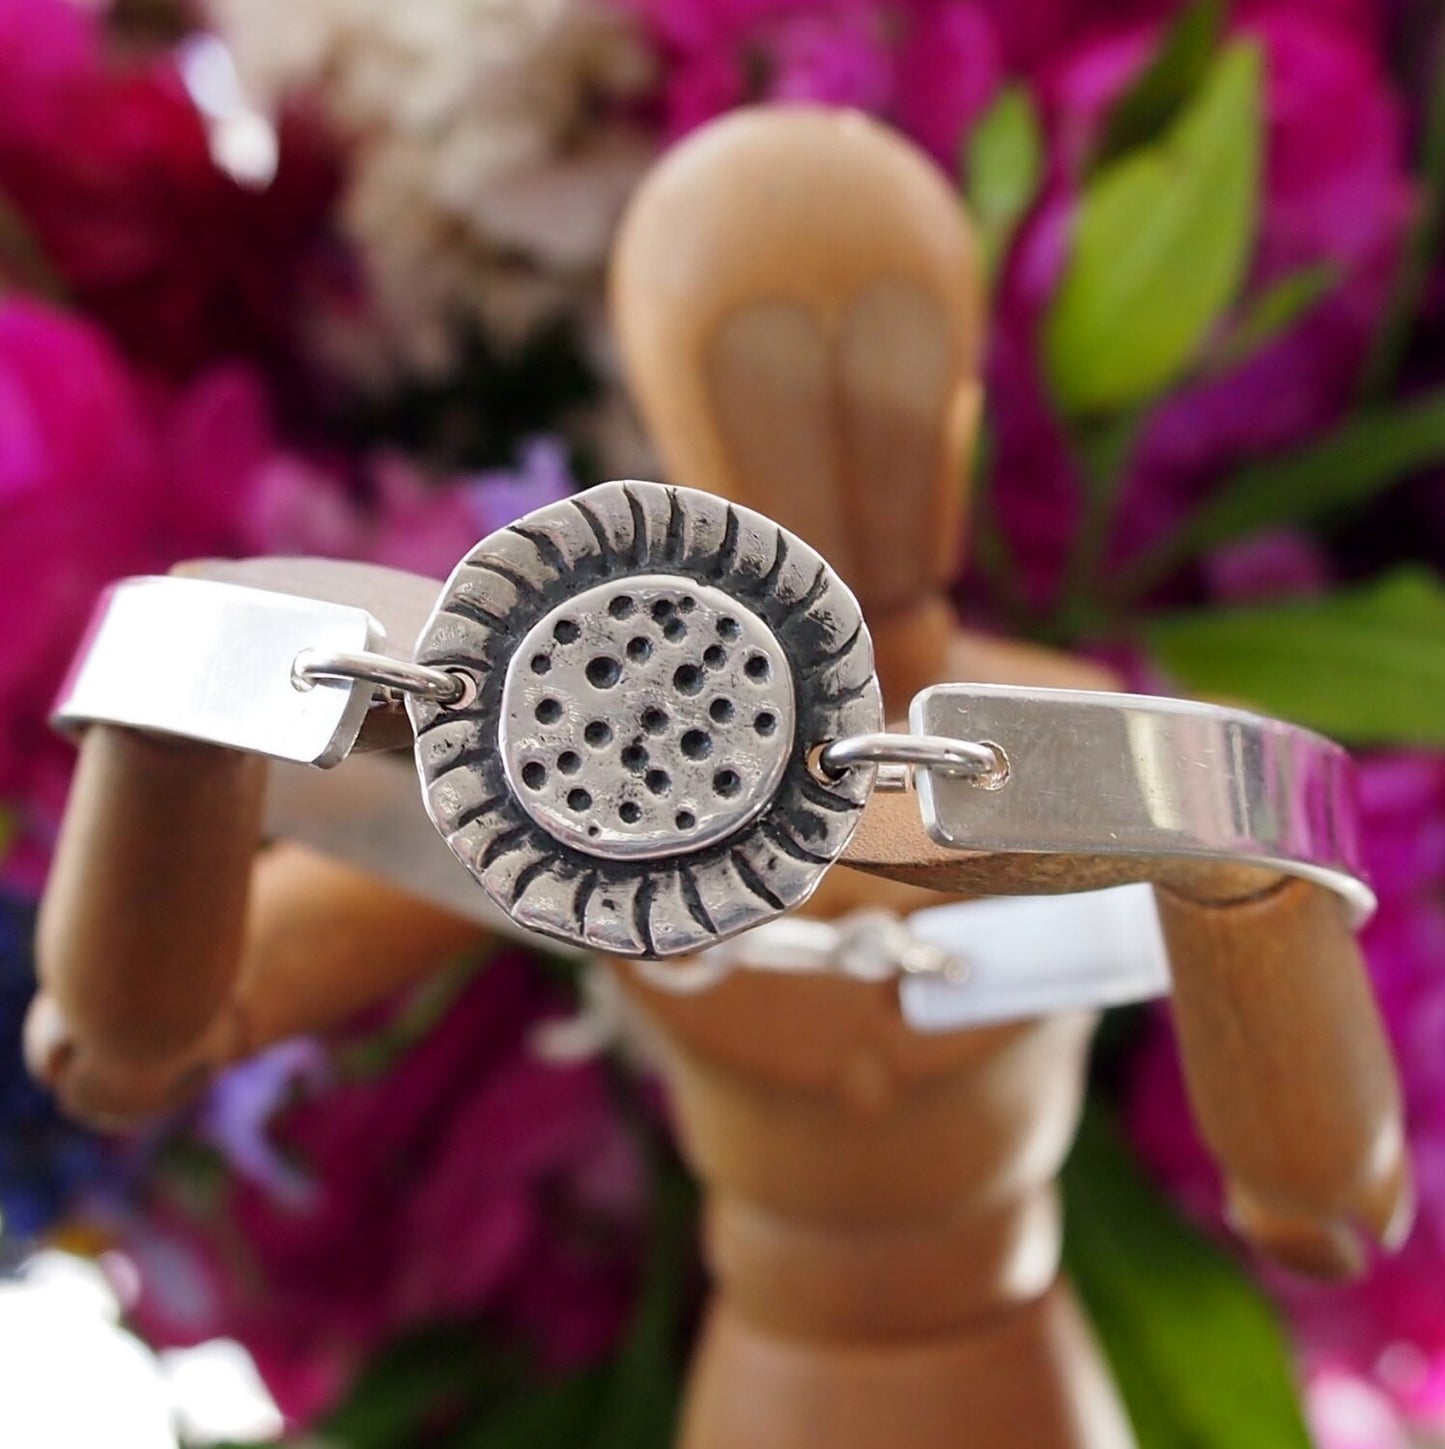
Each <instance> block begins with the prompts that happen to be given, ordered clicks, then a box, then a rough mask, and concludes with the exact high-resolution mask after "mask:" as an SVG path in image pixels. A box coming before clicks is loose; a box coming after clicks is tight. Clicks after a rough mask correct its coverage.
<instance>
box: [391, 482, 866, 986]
mask: <svg viewBox="0 0 1445 1449" xmlns="http://www.w3.org/2000/svg"><path fill="white" fill-rule="evenodd" d="M622 600H627V601H629V602H630V605H631V607H630V608H628V607H625V606H624V605H623V604H622V603H621V601H622ZM689 604H690V607H689V606H688V605H689ZM643 618H645V619H646V620H647V621H648V622H647V623H646V625H645V626H644V625H643V623H642V622H641V620H642V619H643ZM635 641H637V642H635ZM629 650H631V651H632V652H629ZM416 659H417V661H418V662H419V663H422V664H425V665H429V666H431V667H433V668H437V669H451V670H457V671H459V672H461V673H463V674H465V675H467V676H468V677H470V678H472V679H473V680H475V683H476V689H475V696H474V698H472V699H470V700H467V701H464V702H463V703H462V704H461V705H459V706H457V707H455V708H447V707H445V706H440V705H437V704H433V703H429V702H427V701H424V700H419V699H416V698H411V699H409V700H408V701H407V711H408V714H409V715H410V717H411V720H412V723H413V726H414V728H415V731H416V759H417V767H418V770H419V772H420V774H421V778H422V783H423V787H424V791H425V799H426V804H427V810H428V812H429V814H430V815H431V817H432V819H433V821H434V822H435V823H436V825H437V828H438V829H439V830H440V831H441V832H442V835H443V836H444V837H445V839H446V841H447V843H448V844H449V845H450V846H451V848H452V850H453V851H454V852H455V853H456V855H457V856H458V857H459V858H460V859H461V860H462V862H463V863H464V864H465V865H466V866H467V867H468V869H469V870H471V871H472V872H473V874H474V875H475V876H476V877H477V879H478V880H479V881H480V882H481V883H482V885H483V887H484V888H485V889H486V890H487V892H488V894H489V895H490V896H491V897H492V899H493V900H494V901H496V902H497V904H498V905H500V906H501V907H502V909H503V910H504V911H506V912H507V914H508V915H509V917H510V918H511V919H512V920H513V921H515V922H516V923H517V924H518V925H521V926H524V927H526V928H528V929H531V930H535V931H538V932H541V933H543V934H545V935H549V936H553V937H555V938H558V939H560V940H564V941H569V942H572V943H575V944H579V945H586V946H588V947H590V948H592V949H594V950H598V951H604V952H608V953H611V954H613V955H620V956H640V957H661V956H673V955H679V954H684V953H687V952H692V951H696V950H698V949H700V948H701V947H704V946H706V945H708V944H710V943H712V942H713V941H716V940H719V939H722V938H725V937H727V936H731V935H733V934H735V933H736V932H738V931H741V930H744V929H746V928H748V927H750V926H754V925H757V924H759V923H760V922H762V921H764V920H767V919H769V918H771V917H773V916H776V915H779V914H781V913H782V912H784V911H787V910H790V909H792V908H793V907H795V906H797V905H800V904H801V903H802V902H803V901H805V900H806V899H807V898H808V896H809V895H811V894H812V891H813V889H814V888H815V887H816V885H817V883H818V881H819V879H820V878H821V877H822V875H823V872H824V871H825V870H826V869H827V868H828V866H829V865H830V864H831V863H832V862H833V861H834V860H836V859H837V857H838V855H839V853H840V852H841V851H842V850H843V848H844V846H845V845H846V844H847V841H848V838H849V836H850V835H851V834H852V832H853V829H854V828H855V826H856V824H857V821H858V818H859V816H860V814H861V811H862V807H863V804H864V802H865V801H866V799H867V797H868V793H869V790H870V789H871V787H872V783H873V778H874V774H875V770H874V767H873V766H871V765H859V766H857V767H855V768H853V769H850V770H849V771H848V772H847V774H846V775H845V776H843V777H842V778H840V779H838V780H836V781H820V780H818V779H816V778H815V777H814V775H813V772H812V770H811V768H810V760H809V756H810V753H811V751H812V749H813V747H814V746H815V745H816V744H818V743H821V742H823V741H826V740H830V739H838V738H841V737H844V736H849V735H859V734H868V733H871V732H873V731H876V730H877V729H878V728H879V727H880V725H881V723H882V704H881V700H880V697H879V693H878V685H877V681H876V680H875V678H874V675H873V653H872V645H871V643H870V641H869V638H868V633H867V631H866V629H865V628H864V627H863V621H862V617H861V615H860V613H859V611H858V605H857V602H856V601H855V600H854V598H853V596H852V595H851V594H850V593H849V592H848V590H847V589H846V588H845V587H844V586H843V585H842V583H841V582H840V581H839V580H838V578H837V577H836V575H835V574H834V573H833V572H832V570H831V569H829V568H828V566H827V565H826V564H825V563H824V562H823V560H822V559H821V558H820V557H819V556H818V554H817V553H815V552H814V551H813V550H812V549H811V548H809V547H808V546H807V545H806V544H804V543H803V542H801V541H800V540H799V539H797V538H794V537H793V536H792V535H791V534H788V533H787V532H785V531H784V530H783V529H781V528H779V527H778V526H777V525H776V524H775V523H773V522H772V521H771V520H769V519H767V518H764V517H763V516H762V515H761V514H757V513H754V512H752V511H751V510H750V509H746V508H741V507H738V506H737V505H735V504H731V503H728V502H726V501H725V500H723V499H720V498H716V497H714V496H712V495H711V494H706V493H698V492H694V491H692V490H690V489H682V488H667V487H662V486H660V485H658V484H655V483H634V482H628V483H608V484H603V485H601V486H600V487H598V488H593V489H589V490H588V491H587V492H585V493H581V494H578V495H577V496H576V497H574V498H570V499H567V500H566V501H565V502H561V503H556V504H553V505H550V506H549V507H547V508H543V509H539V510H538V511H536V512H535V513H532V514H529V515H528V516H527V517H526V518H524V519H522V520H520V521H519V522H518V523H516V524H514V525H512V526H511V527H510V528H505V529H502V530H500V531H499V532H497V533H495V534H493V535H492V536H491V537H490V538H488V539H486V540H484V541H483V542H482V543H481V544H479V545H478V547H477V548H476V549H475V550H474V551H473V552H472V554H471V555H470V556H469V557H468V558H467V559H465V560H464V561H463V562H462V563H461V564H460V565H459V566H458V568H457V569H456V571H455V572H454V573H453V575H452V577H451V578H450V579H449V580H448V582H447V585H446V587H445V589H444V591H443V593H442V596H441V598H440V600H439V602H438V604H437V607H436V609H435V610H434V612H433V614H432V616H431V618H430V619H429V620H428V622H427V624H426V627H425V628H424V629H423V631H422V635H421V639H420V641H419V643H418V645H417V649H416ZM714 711H716V712H714ZM649 777H651V778H649Z"/></svg>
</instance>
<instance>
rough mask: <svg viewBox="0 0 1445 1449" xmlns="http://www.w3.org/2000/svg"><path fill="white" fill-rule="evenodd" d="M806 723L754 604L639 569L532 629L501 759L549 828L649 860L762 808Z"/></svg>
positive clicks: (505, 693)
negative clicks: (800, 725)
mask: <svg viewBox="0 0 1445 1449" xmlns="http://www.w3.org/2000/svg"><path fill="white" fill-rule="evenodd" d="M796 719H797V711H796V709H795V708H794V704H793V676H792V671H791V670H790V669H789V667H788V661H787V659H786V657H785V656H784V654H783V649H782V645H781V644H779V643H778V641H777V639H776V638H775V637H774V635H773V632H772V630H770V629H769V628H768V626H767V625H766V624H764V623H763V621H762V620H761V619H760V618H758V616H757V615H756V614H754V613H753V612H752V610H751V609H748V608H745V607H744V606H743V605H742V604H740V603H738V602H737V600H736V599H733V598H730V597H729V596H728V595H727V594H725V593H723V592H722V591H721V590H720V589H715V588H712V587H710V586H708V585H700V584H695V583H693V582H692V581H691V580H689V579H685V578H679V577H678V576H677V575H675V574H651V575H647V574H644V575H635V576H632V577H630V578H625V579H620V580H617V581H615V582H612V583H606V584H599V585H598V586H597V587H595V588H592V589H588V590H586V591H584V592H583V593H581V594H578V595H576V596H575V597H573V598H570V599H567V600H566V601H564V602H563V603H561V604H558V605H557V606H556V608H554V609H552V610H551V612H550V613H548V614H545V615H543V617H542V618H541V619H540V620H538V622H537V623H536V624H534V625H533V626H532V628H531V630H530V631H529V632H528V634H527V636H526V637H525V638H524V639H523V640H522V642H521V644H520V646H519V647H518V649H517V651H516V653H515V654H514V655H513V656H512V661H511V663H510V664H509V665H508V666H507V675H506V679H505V681H504V683H503V686H502V723H501V733H500V741H501V749H502V767H503V769H504V770H505V771H506V775H507V783H508V785H510V787H511V789H512V793H513V794H514V795H515V796H516V798H517V800H518V801H519V802H520V803H521V806H522V808H523V809H524V810H525V811H526V812H527V814H528V815H530V816H531V817H532V819H533V820H534V821H536V823H537V824H538V825H540V826H541V827H542V828H543V829H544V830H545V831H547V832H548V834H550V835H553V836H555V837H556V838H557V839H558V840H561V841H563V842H565V843H566V844H568V845H572V846H575V847H577V849H579V850H584V851H587V852H589V853H590V854H592V855H599V856H606V857H610V858H613V859H618V860H626V859H642V860H651V859H657V858H659V857H661V856H667V855H680V854H685V853H687V852H689V851H693V850H698V849H700V848H702V847H703V846H705V845H712V844H714V843H715V842H717V841H719V840H724V839H726V838H727V837H728V836H729V835H732V834H733V833H734V832H735V831H737V830H738V829H739V828H740V827H741V826H743V825H745V824H747V822H748V821H749V820H752V819H754V818H755V817H756V816H757V815H759V814H761V812H762V811H763V810H764V809H766V808H767V806H768V803H769V802H770V801H771V800H772V798H773V796H774V795H775V794H776V793H777V788H778V785H779V784H780V783H781V781H782V778H783V773H784V771H785V770H786V769H787V765H788V758H789V756H790V755H791V754H792V751H793V739H794V733H795V724H796Z"/></svg>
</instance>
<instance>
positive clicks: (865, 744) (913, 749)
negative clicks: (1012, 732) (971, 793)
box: [817, 734, 1009, 790]
mask: <svg viewBox="0 0 1445 1449" xmlns="http://www.w3.org/2000/svg"><path fill="white" fill-rule="evenodd" d="M817 760H818V767H819V768H820V769H821V770H822V771H823V772H824V774H827V775H830V776H832V777H833V778H835V779H836V778H837V777H838V776H839V775H841V774H842V773H843V772H844V771H845V770H847V769H849V768H850V767H851V766H853V765H865V764H875V765H904V766H910V767H912V768H914V769H920V770H932V771H935V772H936V773H938V774H940V775H963V776H965V777H967V778H968V779H970V780H972V781H973V782H974V783H975V784H977V785H979V786H980V787H982V788H983V789H986V790H997V789H998V788H999V787H1000V786H1001V785H1003V784H1004V782H1005V781H1006V780H1007V779H1008V775H1009V762H1008V756H1007V755H1006V754H1004V752H1003V749H1002V747H1001V746H999V745H996V744H994V743H993V742H992V741H991V740H956V739H950V738H948V737H946V736H944V735H903V734H873V735H849V736H848V737H847V738H845V739H841V740H829V741H828V743H827V744H825V745H824V746H823V747H822V749H820V750H819V751H818V755H817Z"/></svg>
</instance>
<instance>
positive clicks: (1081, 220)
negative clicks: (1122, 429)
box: [1044, 41, 1261, 415]
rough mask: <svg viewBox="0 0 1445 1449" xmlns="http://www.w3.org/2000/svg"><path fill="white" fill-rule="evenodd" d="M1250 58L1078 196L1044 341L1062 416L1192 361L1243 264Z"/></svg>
mask: <svg viewBox="0 0 1445 1449" xmlns="http://www.w3.org/2000/svg"><path fill="white" fill-rule="evenodd" d="M1260 90H1261V63H1260V54H1259V49H1258V46H1257V45H1256V44H1254V43H1253V42H1250V41H1238V42H1236V43H1235V44H1233V45H1231V46H1230V47H1229V48H1228V49H1227V50H1225V51H1223V52H1222V53H1221V54H1220V56H1219V58H1218V59H1217V60H1216V61H1215V62H1214V64H1213V65H1212V66H1211V67H1210V69H1209V73H1208V75H1207V76H1206V78H1205V81H1204V84H1203V85H1202V86H1201V87H1200V90H1199V93H1198V95H1197V96H1196V97H1195V99H1194V100H1193V101H1192V102H1191V103H1190V104H1189V105H1188V107H1186V108H1185V109H1184V110H1183V111H1182V112H1181V113H1180V114H1179V117H1178V119H1177V120H1176V121H1175V122H1174V124H1173V125H1172V126H1171V127H1170V129H1169V131H1168V132H1167V133H1166V135H1165V136H1164V138H1163V139H1162V140H1160V141H1159V143H1158V144H1156V145H1154V146H1150V147H1148V148H1147V149H1145V150H1142V151H1135V152H1132V153H1130V154H1129V155H1128V156H1126V157H1125V158H1124V159H1123V160H1121V161H1118V162H1116V163H1115V164H1114V165H1112V166H1110V167H1109V168H1108V169H1107V170H1105V171H1101V172H1100V173H1099V174H1098V175H1097V176H1096V177H1095V178H1094V179H1093V180H1092V181H1091V182H1090V183H1089V184H1088V186H1087V187H1086V189H1085V191H1084V195H1083V199H1082V200H1081V202H1080V204H1079V212H1078V216H1077V218H1076V222H1075V234H1074V242H1073V249H1072V254H1071V256H1070V258H1069V263H1068V266H1067V268H1066V270H1065V273H1064V280H1063V283H1062V285H1061V286H1060V288H1059V294H1058V296H1057V297H1056V298H1055V300H1054V305H1053V307H1052V309H1051V311H1050V314H1049V318H1048V322H1047V326H1046V329H1045V337H1044V351H1045V360H1046V363H1047V367H1048V374H1049V379H1050V382H1051V384H1052V387H1053V392H1054V395H1055V397H1056V399H1057V400H1058V402H1059V404H1060V405H1061V406H1062V407H1063V408H1064V409H1065V411H1067V412H1069V413H1072V414H1076V415H1077V414H1090V413H1102V412H1111V411H1117V410H1119V409H1122V408H1124V407H1127V406H1129V405H1131V404H1134V403H1138V402H1142V401H1144V400H1145V399H1147V398H1149V397H1152V396H1154V395H1155V394H1156V393H1158V392H1160V391H1161V390H1162V389H1164V388H1165V387H1167V386H1169V384H1171V383H1172V382H1174V381H1176V380H1177V379H1178V378H1179V376H1180V375H1181V374H1182V373H1184V372H1185V371H1186V370H1187V369H1188V368H1189V367H1190V365H1191V364H1192V363H1193V362H1194V361H1195V360H1196V358H1197V357H1198V355H1199V352H1200V350H1201V347H1202V345H1203V343H1204V341H1205V339H1206V338H1207V337H1208V335H1209V332H1210V330H1211V329H1212V328H1213V326H1214V325H1215V323H1216V322H1217V321H1218V319H1219V318H1220V316H1221V315H1222V314H1223V313H1224V311H1225V310H1226V308H1228V306H1229V305H1230V303H1231V302H1232V301H1233V300H1234V297H1235V295H1236V294H1237V293H1238V291H1239V288H1240V285H1241V284H1242V282H1243V280H1244V277H1245V274H1246V271H1247V270H1248V266H1249V258H1250V253H1251V251H1252V249H1253V244H1254V236H1255V228H1256V222H1257V219H1258V209H1259V173H1260V151H1261V141H1260V135H1261V121H1260V105H1261V98H1260Z"/></svg>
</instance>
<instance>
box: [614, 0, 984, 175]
mask: <svg viewBox="0 0 1445 1449" xmlns="http://www.w3.org/2000/svg"><path fill="white" fill-rule="evenodd" d="M621 3H623V4H624V5H626V6H627V7H628V8H629V9H631V10H633V11H635V12H636V13H637V14H638V15H639V16H640V17H641V18H642V20H643V22H644V24H645V25H646V27H647V29H648V31H649V32H650V34H651V36H652V38H653V40H654V42H655V43H656V45H657V46H658V48H659V50H660V51H661V52H662V55H663V58H664V68H665V75H666V80H665V83H664V88H663V95H662V110H663V117H664V122H665V128H666V130H667V132H668V134H669V135H671V136H680V135H683V134H685V133H686V132H688V131H690V130H692V129H694V128H695V127H697V126H699V125H701V124H702V123H703V122H704V121H707V120H710V119H712V117H714V116H717V115H721V114H722V113H723V112H724V111H728V110H732V109H733V108H734V107H736V106H740V105H745V104H748V103H750V102H757V101H811V102H816V103H817V104H820V105H830V106H854V107H857V108H858V109H860V110H865V111H869V112H871V113H872V114H874V115H878V116H883V117H886V118H887V119H889V120H891V121H893V122H894V123H895V124H897V125H898V126H899V127H900V128H901V129H902V130H904V131H906V132H907V133H908V134H910V135H912V136H913V137H914V138H915V139H916V140H917V141H919V142H920V143H921V144H922V145H923V146H925V147H926V148H927V149H928V150H930V151H931V152H933V154H934V155H935V156H937V157H938V159H939V160H940V161H941V162H942V163H943V164H944V165H945V166H947V167H949V168H952V167H954V166H955V165H956V163H957V160H958V147H959V143H960V141H961V140H962V138H963V136H964V135H965V134H966V131H967V128H968V126H969V125H970V124H971V123H972V121H973V119H974V118H975V117H976V116H977V115H978V114H979V113H980V112H981V111H982V110H983V109H984V107H985V106H986V105H987V104H988V102H989V100H990V99H991V98H992V96H993V93H994V91H995V89H996V88H997V85H998V82H999V77H1000V69H1001V56H1000V47H999V42H998V39H997V36H996V33H995V26H994V21H993V19H992V18H991V16H990V14H989V8H990V7H988V6H985V5H983V4H979V3H975V0H841V3H834V0H708V3H703V4H693V3H691V0H621Z"/></svg>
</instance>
